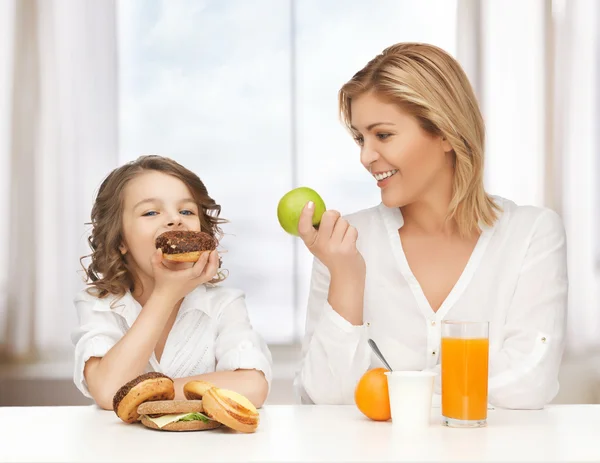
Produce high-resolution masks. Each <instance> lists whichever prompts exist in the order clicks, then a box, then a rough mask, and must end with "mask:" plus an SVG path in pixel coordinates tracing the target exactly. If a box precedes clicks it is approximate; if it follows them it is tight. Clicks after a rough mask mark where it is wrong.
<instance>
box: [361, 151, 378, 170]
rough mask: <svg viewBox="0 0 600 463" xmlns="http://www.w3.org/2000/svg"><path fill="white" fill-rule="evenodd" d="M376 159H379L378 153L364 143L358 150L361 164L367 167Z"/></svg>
mask: <svg viewBox="0 0 600 463" xmlns="http://www.w3.org/2000/svg"><path fill="white" fill-rule="evenodd" d="M377 159H379V153H378V152H377V151H375V150H374V149H371V148H369V147H368V146H366V145H365V146H364V147H363V149H362V150H361V152H360V161H361V163H362V164H363V166H365V167H366V168H367V169H368V168H369V166H370V165H371V164H373V163H374V162H375V161H377Z"/></svg>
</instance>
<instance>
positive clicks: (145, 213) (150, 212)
mask: <svg viewBox="0 0 600 463" xmlns="http://www.w3.org/2000/svg"><path fill="white" fill-rule="evenodd" d="M156 214H158V212H156V211H148V212H144V213H143V214H142V217H151V216H153V215H156Z"/></svg>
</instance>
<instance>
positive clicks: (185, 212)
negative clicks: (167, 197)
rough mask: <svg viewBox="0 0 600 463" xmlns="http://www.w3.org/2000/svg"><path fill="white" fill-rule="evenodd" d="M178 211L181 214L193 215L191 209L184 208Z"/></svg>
mask: <svg viewBox="0 0 600 463" xmlns="http://www.w3.org/2000/svg"><path fill="white" fill-rule="evenodd" d="M179 213H180V214H183V215H194V212H193V211H190V210H189V209H186V210H183V211H180V212H179Z"/></svg>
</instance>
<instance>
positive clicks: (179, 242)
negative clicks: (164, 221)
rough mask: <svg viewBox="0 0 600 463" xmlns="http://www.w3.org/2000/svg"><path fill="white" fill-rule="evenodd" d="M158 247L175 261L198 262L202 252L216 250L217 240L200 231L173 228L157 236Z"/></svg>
mask: <svg viewBox="0 0 600 463" xmlns="http://www.w3.org/2000/svg"><path fill="white" fill-rule="evenodd" d="M155 244H156V248H157V249H160V250H162V252H163V258H164V259H166V260H170V261H174V262H196V261H197V260H198V259H199V258H200V255H201V253H202V252H206V251H214V250H215V249H216V248H217V240H215V239H214V238H213V237H212V236H210V235H209V234H208V233H204V232H199V231H186V230H171V231H168V232H164V233H162V234H161V235H160V236H159V237H158V238H156V243H155Z"/></svg>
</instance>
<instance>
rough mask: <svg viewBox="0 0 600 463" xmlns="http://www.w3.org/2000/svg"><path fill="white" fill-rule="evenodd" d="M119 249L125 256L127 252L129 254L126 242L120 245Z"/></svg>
mask: <svg viewBox="0 0 600 463" xmlns="http://www.w3.org/2000/svg"><path fill="white" fill-rule="evenodd" d="M119 251H121V255H123V256H124V255H125V254H127V251H128V249H127V246H126V245H125V243H121V244H120V245H119Z"/></svg>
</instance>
